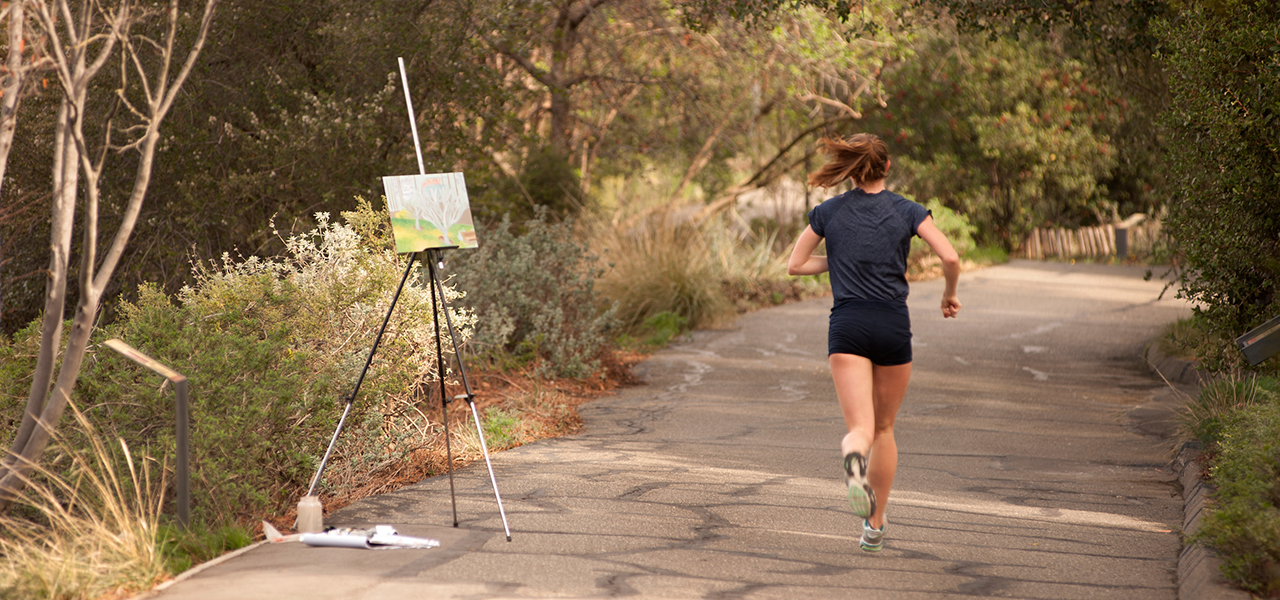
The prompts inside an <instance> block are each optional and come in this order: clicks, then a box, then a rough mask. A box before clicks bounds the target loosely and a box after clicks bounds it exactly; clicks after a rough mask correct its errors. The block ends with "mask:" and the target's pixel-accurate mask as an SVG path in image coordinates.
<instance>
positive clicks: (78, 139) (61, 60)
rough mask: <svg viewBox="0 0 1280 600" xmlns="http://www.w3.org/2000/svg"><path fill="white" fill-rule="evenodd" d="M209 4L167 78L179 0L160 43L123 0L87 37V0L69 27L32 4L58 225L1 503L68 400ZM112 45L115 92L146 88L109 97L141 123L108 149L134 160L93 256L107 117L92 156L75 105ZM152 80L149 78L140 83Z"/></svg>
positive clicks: (205, 27)
mask: <svg viewBox="0 0 1280 600" xmlns="http://www.w3.org/2000/svg"><path fill="white" fill-rule="evenodd" d="M217 4H218V0H205V6H204V15H203V19H202V20H201V22H200V29H199V34H198V35H197V37H196V41H195V43H194V44H193V45H192V47H191V49H190V50H189V51H188V53H187V56H186V60H185V61H184V62H183V64H182V67H181V69H180V70H179V72H178V73H177V74H176V75H173V74H171V73H170V69H171V66H172V63H173V58H174V43H175V41H176V38H177V34H178V32H177V23H178V0H170V2H169V7H168V11H167V17H168V28H167V30H166V33H165V38H164V39H163V40H160V41H159V42H156V41H154V40H146V39H135V36H131V35H130V33H129V27H130V25H131V24H132V23H133V22H134V21H135V20H136V19H137V18H138V17H137V15H135V14H133V13H131V12H130V11H129V5H128V4H127V3H121V4H120V7H119V9H118V10H117V11H116V13H115V14H114V15H112V16H110V17H109V18H108V22H107V23H106V31H107V33H99V34H95V35H92V36H91V35H90V34H91V33H92V32H93V31H94V29H95V28H94V27H93V26H92V20H93V17H94V16H95V13H94V12H93V9H92V8H91V7H90V5H89V4H88V3H86V4H84V5H82V11H81V13H80V14H79V17H80V19H81V22H80V24H79V26H78V29H73V24H72V23H70V22H69V21H70V17H71V15H72V13H71V10H70V8H69V6H68V5H67V0H56V6H55V7H54V9H53V10H50V9H49V7H48V6H47V5H44V4H40V5H39V7H38V8H39V10H40V23H41V25H42V27H44V28H45V29H46V32H47V33H48V34H49V37H50V38H51V43H52V46H53V51H54V54H55V58H56V65H57V70H58V78H59V82H60V83H61V84H62V87H63V89H64V91H65V92H66V93H67V96H66V99H64V101H63V108H62V110H60V111H59V119H58V131H59V137H58V138H57V143H58V144H59V149H58V150H59V154H58V156H57V157H56V162H57V163H58V164H57V167H56V168H55V191H56V192H58V193H55V202H54V206H53V217H54V220H55V223H59V225H55V228H54V230H55V232H57V233H56V235H54V236H53V238H52V239H51V243H52V249H53V254H54V259H53V261H52V262H51V265H50V274H49V279H48V289H49V291H48V293H47V296H46V313H45V322H44V325H45V328H44V330H43V333H44V335H43V337H42V338H41V345H40V355H39V358H38V359H37V372H36V375H37V377H35V378H34V379H33V382H32V386H31V393H30V395H29V397H28V406H27V411H26V413H25V414H24V415H23V422H22V425H21V427H20V428H19V434H18V436H17V437H16V438H15V440H14V445H13V450H12V453H11V454H10V460H8V461H6V462H5V463H4V464H3V465H2V467H0V510H3V509H4V508H7V507H8V506H9V505H10V504H12V502H13V501H14V499H16V497H17V494H18V493H19V492H20V491H21V490H22V488H23V486H24V482H25V478H26V475H27V474H28V473H29V472H30V469H31V467H32V465H34V464H35V463H36V461H38V460H39V458H40V456H41V455H42V454H43V452H44V449H45V447H46V446H47V445H48V443H49V439H50V437H51V435H52V432H53V429H54V427H56V425H57V423H58V420H59V419H60V418H61V416H62V412H63V410H65V409H66V406H67V403H68V402H69V401H70V399H71V392H72V390H73V388H74V387H75V382H76V379H77V378H78V377H79V374H80V367H81V364H82V362H83V360H84V355H85V352H86V351H87V349H88V346H89V340H90V336H91V335H92V334H93V323H94V320H95V318H96V317H97V313H98V308H99V306H100V303H101V300H102V294H103V292H104V291H105V290H106V287H107V284H108V283H110V281H111V277H112V275H113V273H114V272H115V268H116V266H117V264H118V263H119V261H120V257H121V255H122V254H123V253H124V248H125V246H126V245H127V244H128V242H129V237H130V236H131V235H132V234H133V228H134V225H135V224H136V223H137V219H138V214H139V212H140V211H141V210H142V202H143V199H144V198H145V197H146V193H147V188H148V187H149V186H150V183H151V170H152V167H153V165H154V160H155V152H156V147H157V145H158V142H159V140H160V124H161V123H162V122H163V121H164V118H165V116H166V115H167V114H168V112H169V109H170V108H171V107H172V106H173V101H174V98H175V97H176V95H177V93H178V90H179V89H180V88H181V87H182V84H183V83H184V82H185V81H186V78H187V76H188V75H190V73H191V69H192V67H193V66H194V65H195V61H196V58H197V57H198V56H199V54H200V51H201V50H202V49H203V47H204V43H205V40H206V39H207V36H208V31H209V25H210V23H211V21H212V17H213V12H214V9H215V8H216V6H217ZM55 14H56V15H59V16H61V17H62V18H63V20H64V21H67V23H66V26H65V27H64V28H63V32H64V33H65V36H66V40H65V41H64V40H63V39H62V38H61V37H59V35H58V20H57V19H56V18H55V17H54V16H53V15H55ZM91 38H92V39H91ZM90 41H99V42H102V43H103V44H104V47H103V48H102V49H100V51H99V53H98V54H97V55H96V56H95V58H94V60H93V63H92V64H86V54H87V52H88V45H89V42H90ZM116 43H119V44H120V45H121V46H122V47H123V52H124V54H125V56H124V57H123V58H124V60H123V61H122V64H123V65H124V66H123V68H122V70H121V79H122V81H121V82H120V89H125V88H126V87H127V86H128V85H129V84H130V77H129V76H130V73H132V74H133V75H134V76H136V77H137V80H138V82H139V85H140V86H141V90H140V91H141V93H142V94H144V95H145V97H146V99H147V104H146V106H142V107H134V106H132V105H128V103H127V101H126V100H124V98H125V96H124V94H123V93H120V94H118V95H117V98H118V101H119V102H120V103H124V104H126V105H127V106H128V108H129V112H131V113H132V114H135V115H137V116H139V117H140V118H141V120H142V123H141V124H140V125H139V126H138V127H139V128H141V129H143V134H142V135H141V137H139V138H137V139H135V140H134V141H132V142H131V143H128V144H126V145H124V146H122V147H119V148H116V149H119V150H127V149H132V150H137V151H138V153H139V155H140V157H139V160H138V166H137V170H136V171H135V173H134V182H133V188H132V190H131V191H130V195H129V200H128V203H127V205H126V208H125V211H124V215H123V218H122V222H121V225H120V228H119V229H118V230H117V231H116V233H115V235H114V237H113V238H112V241H111V245H110V246H109V247H108V248H107V252H106V254H105V255H104V256H103V258H102V261H101V263H99V261H98V256H97V242H98V209H99V205H98V198H99V190H98V181H99V177H100V175H101V173H102V170H103V167H104V166H105V162H106V159H107V155H108V152H107V151H108V150H109V149H111V148H113V146H112V145H111V138H110V132H111V123H110V116H108V119H107V124H106V126H105V127H104V129H105V132H106V133H104V138H103V140H102V146H101V151H100V152H99V153H98V154H97V156H96V157H95V156H94V155H93V154H91V149H90V147H89V144H88V142H87V140H86V139H85V137H84V121H85V111H84V108H85V98H86V96H87V90H88V84H89V82H90V81H91V80H92V79H93V77H94V76H95V75H96V74H97V72H98V70H99V69H100V68H101V67H102V65H103V64H105V62H106V59H107V58H108V57H109V56H110V54H111V53H112V51H113V50H114V46H115V44H116ZM135 43H136V44H138V45H135ZM64 44H65V46H64ZM142 50H154V51H159V52H160V66H159V68H158V69H157V70H156V73H154V74H152V75H150V76H149V74H148V73H147V72H146V70H145V67H144V66H143V60H142V59H141V58H140V56H139V53H140V51H142ZM152 78H154V81H149V80H150V79H152ZM80 171H83V172H84V173H85V178H86V190H85V191H86V202H85V215H84V222H85V231H84V244H83V245H84V248H83V252H84V255H83V257H82V261H81V273H80V286H81V294H80V302H79V304H78V305H77V306H76V310H75V313H74V316H73V321H72V325H71V332H70V335H69V336H68V339H67V347H66V350H65V351H64V352H63V353H62V362H61V364H60V365H58V375H57V380H56V381H54V382H53V389H52V391H50V390H49V384H50V379H51V377H52V371H53V365H54V364H55V363H56V362H57V356H56V354H57V348H58V347H59V346H60V344H61V339H60V338H61V323H62V310H63V309H62V307H63V305H64V303H65V298H66V286H67V269H66V265H67V260H68V256H69V254H70V248H71V224H72V222H73V220H74V211H75V199H76V192H77V186H76V183H77V179H76V177H77V176H78V174H79V173H80Z"/></svg>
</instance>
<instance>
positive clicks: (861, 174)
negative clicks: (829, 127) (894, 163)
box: [809, 133, 889, 188]
mask: <svg viewBox="0 0 1280 600" xmlns="http://www.w3.org/2000/svg"><path fill="white" fill-rule="evenodd" d="M821 143H822V152H823V153H824V154H829V155H831V160H830V161H828V162H827V164H825V165H822V168H820V169H818V170H817V171H816V172H814V173H813V174H811V175H809V185H812V186H816V187H828V188H829V187H835V186H836V185H839V184H840V183H841V182H843V181H844V180H846V179H852V180H853V183H854V184H855V185H862V184H864V183H867V182H871V181H879V180H881V179H884V175H885V172H886V171H887V170H888V167H889V146H888V145H886V144H885V143H884V140H882V139H880V136H877V135H874V134H870V133H859V134H857V135H854V136H853V137H850V138H848V139H843V140H842V139H832V138H822V142H821Z"/></svg>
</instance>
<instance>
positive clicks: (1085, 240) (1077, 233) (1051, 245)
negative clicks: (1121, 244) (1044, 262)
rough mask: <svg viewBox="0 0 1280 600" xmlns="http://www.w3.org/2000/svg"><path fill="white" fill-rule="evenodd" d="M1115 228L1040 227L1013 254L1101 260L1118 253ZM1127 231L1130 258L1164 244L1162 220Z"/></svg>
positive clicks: (1110, 226)
mask: <svg viewBox="0 0 1280 600" xmlns="http://www.w3.org/2000/svg"><path fill="white" fill-rule="evenodd" d="M1116 229H1117V227H1116V226H1115V225H1099V226H1097V227H1081V228H1079V229H1063V228H1052V229H1051V228H1040V227H1037V228H1036V229H1034V230H1032V231H1031V233H1030V234H1029V235H1028V236H1027V237H1026V239H1024V240H1022V244H1020V245H1019V246H1018V249H1017V250H1015V251H1014V252H1013V255H1014V256H1016V257H1020V258H1035V259H1043V258H1095V257H1096V258H1100V257H1105V256H1114V255H1115V254H1116ZM1121 229H1123V231H1125V232H1126V233H1125V235H1126V238H1127V241H1128V252H1127V254H1128V256H1147V255H1149V254H1151V251H1152V249H1153V248H1155V247H1156V246H1157V245H1159V244H1161V243H1163V242H1164V241H1165V240H1164V232H1163V230H1162V229H1161V227H1160V221H1159V220H1155V219H1149V220H1146V221H1144V222H1142V223H1139V224H1137V225H1133V226H1131V227H1128V228H1121Z"/></svg>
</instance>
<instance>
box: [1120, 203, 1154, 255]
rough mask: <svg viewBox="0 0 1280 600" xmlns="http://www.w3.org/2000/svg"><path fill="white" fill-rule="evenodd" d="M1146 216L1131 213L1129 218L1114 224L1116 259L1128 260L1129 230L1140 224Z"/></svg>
mask: <svg viewBox="0 0 1280 600" xmlns="http://www.w3.org/2000/svg"><path fill="white" fill-rule="evenodd" d="M1145 218H1147V215H1144V214H1142V213H1133V214H1132V215H1129V218H1127V219H1125V220H1123V221H1121V222H1119V223H1116V258H1118V259H1120V260H1124V259H1126V258H1129V229H1131V228H1132V227H1134V226H1135V225H1137V224H1138V223H1141V222H1142V220H1143V219H1145Z"/></svg>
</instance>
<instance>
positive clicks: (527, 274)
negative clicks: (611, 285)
mask: <svg viewBox="0 0 1280 600" xmlns="http://www.w3.org/2000/svg"><path fill="white" fill-rule="evenodd" d="M523 229H524V232H523V233H519V232H517V231H516V230H515V228H514V227H513V226H512V224H511V221H510V220H509V219H506V218H503V220H502V221H501V222H500V223H498V225H497V226H495V227H487V228H485V229H484V231H482V232H481V234H480V247H479V248H477V249H475V250H466V251H459V252H457V253H455V254H452V255H450V263H451V267H452V269H451V270H452V271H454V272H456V275H454V276H453V282H454V285H456V286H457V288H458V289H459V290H463V291H465V294H466V295H465V297H464V298H463V300H462V302H463V304H465V305H466V306H467V307H468V309H469V310H471V311H473V312H474V314H475V315H476V317H477V319H478V320H477V322H476V325H475V338H474V340H473V342H472V345H473V346H475V347H476V350H475V351H476V352H477V353H478V354H480V355H482V356H488V357H490V358H493V357H500V356H502V355H508V354H517V355H518V354H524V355H525V357H526V358H527V359H528V360H530V361H532V362H534V363H535V364H534V370H535V372H537V373H538V374H540V375H546V376H553V375H554V376H563V377H575V378H583V377H588V376H591V375H592V374H594V373H595V372H596V371H597V370H598V369H599V368H600V360H599V358H600V356H601V353H603V352H605V351H606V349H607V347H608V346H607V345H608V332H609V330H610V329H611V327H612V326H613V309H611V308H607V309H601V308H600V306H601V304H603V299H602V298H601V297H600V296H599V293H598V292H597V290H596V288H595V279H596V277H598V276H599V274H600V269H599V268H598V267H597V266H596V263H597V258H596V257H595V256H593V255H592V254H590V253H589V252H588V250H587V247H586V245H584V244H582V243H580V242H579V241H577V240H576V239H575V231H574V228H573V225H572V222H569V221H565V222H562V223H551V222H549V221H548V218H547V212H546V211H545V210H544V211H539V213H538V218H536V219H532V220H529V221H526V222H525V223H524V227H523Z"/></svg>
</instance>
